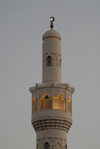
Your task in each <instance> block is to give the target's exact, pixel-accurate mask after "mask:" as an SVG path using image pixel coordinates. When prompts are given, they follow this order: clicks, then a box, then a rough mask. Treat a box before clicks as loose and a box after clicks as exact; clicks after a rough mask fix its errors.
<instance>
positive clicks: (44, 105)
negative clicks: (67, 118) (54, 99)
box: [40, 94, 51, 110]
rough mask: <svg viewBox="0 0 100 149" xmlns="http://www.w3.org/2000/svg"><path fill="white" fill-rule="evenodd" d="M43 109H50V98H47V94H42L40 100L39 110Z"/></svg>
mask: <svg viewBox="0 0 100 149" xmlns="http://www.w3.org/2000/svg"><path fill="white" fill-rule="evenodd" d="M44 109H51V97H49V96H48V95H47V94H44V95H43V96H42V97H41V98H40V110H44Z"/></svg>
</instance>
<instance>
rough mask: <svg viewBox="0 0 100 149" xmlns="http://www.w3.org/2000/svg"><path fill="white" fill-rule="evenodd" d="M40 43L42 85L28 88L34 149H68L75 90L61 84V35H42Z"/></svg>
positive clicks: (47, 33) (55, 33)
mask: <svg viewBox="0 0 100 149" xmlns="http://www.w3.org/2000/svg"><path fill="white" fill-rule="evenodd" d="M42 40H43V47H42V83H41V84H36V86H35V87H31V88H30V92H31V93H32V125H33V127H34V129H35V132H36V141H37V142H36V143H37V147H36V148H37V149H67V133H68V130H69V128H70V127H71V125H72V93H73V92H74V89H73V88H71V87H70V86H69V85H68V84H63V83H61V36H60V34H59V33H58V32H57V31H56V30H53V29H51V30H49V31H47V32H46V33H45V34H44V35H43V37H42Z"/></svg>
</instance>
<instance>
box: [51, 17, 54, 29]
mask: <svg viewBox="0 0 100 149" xmlns="http://www.w3.org/2000/svg"><path fill="white" fill-rule="evenodd" d="M54 21H55V18H54V17H53V16H51V17H50V22H51V24H50V27H51V29H53V27H54V25H53V22H54Z"/></svg>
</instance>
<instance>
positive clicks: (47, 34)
mask: <svg viewBox="0 0 100 149" xmlns="http://www.w3.org/2000/svg"><path fill="white" fill-rule="evenodd" d="M54 20H55V18H54V17H50V22H51V25H50V27H51V29H50V30H48V31H46V32H45V33H44V34H43V36H42V40H44V39H46V38H48V37H56V38H58V39H60V40H61V35H60V33H59V32H58V31H56V30H54V29H53V22H54Z"/></svg>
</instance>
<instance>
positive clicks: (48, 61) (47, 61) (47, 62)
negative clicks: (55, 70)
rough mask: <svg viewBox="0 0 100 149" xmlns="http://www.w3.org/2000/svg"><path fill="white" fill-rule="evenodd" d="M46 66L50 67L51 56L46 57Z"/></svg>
mask: <svg viewBox="0 0 100 149" xmlns="http://www.w3.org/2000/svg"><path fill="white" fill-rule="evenodd" d="M46 64H47V66H52V57H51V56H48V57H47V60H46Z"/></svg>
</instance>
